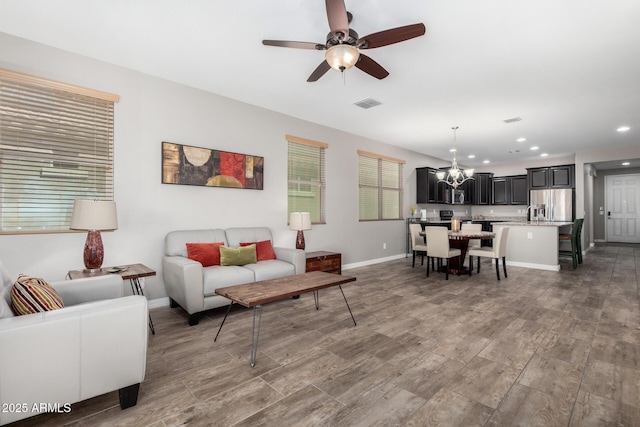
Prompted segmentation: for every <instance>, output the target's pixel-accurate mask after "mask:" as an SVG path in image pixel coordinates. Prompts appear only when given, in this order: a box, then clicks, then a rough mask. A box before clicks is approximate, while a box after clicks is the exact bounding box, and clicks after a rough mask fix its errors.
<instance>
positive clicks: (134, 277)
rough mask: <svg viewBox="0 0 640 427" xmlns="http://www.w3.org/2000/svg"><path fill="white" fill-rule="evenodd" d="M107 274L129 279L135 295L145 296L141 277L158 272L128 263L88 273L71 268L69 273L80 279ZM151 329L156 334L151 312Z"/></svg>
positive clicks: (71, 277) (70, 275) (144, 266)
mask: <svg viewBox="0 0 640 427" xmlns="http://www.w3.org/2000/svg"><path fill="white" fill-rule="evenodd" d="M105 274H119V275H120V276H121V277H122V280H129V283H130V284H131V291H132V292H133V294H134V295H142V296H144V290H143V289H142V285H141V284H140V278H142V277H151V276H155V275H156V272H155V271H154V270H152V269H150V268H149V267H147V266H146V265H144V264H128V265H119V266H117V267H103V268H102V269H101V270H100V271H96V272H95V273H87V272H85V271H83V270H70V271H69V273H68V274H67V275H68V276H69V278H70V279H80V278H83V277H94V276H104V275H105ZM149 329H150V330H151V334H153V335H155V334H156V330H155V328H154V327H153V320H151V313H149Z"/></svg>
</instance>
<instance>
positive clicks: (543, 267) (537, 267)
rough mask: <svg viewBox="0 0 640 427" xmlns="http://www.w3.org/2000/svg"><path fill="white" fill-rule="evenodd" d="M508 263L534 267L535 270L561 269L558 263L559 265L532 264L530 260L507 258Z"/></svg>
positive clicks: (515, 265) (516, 265)
mask: <svg viewBox="0 0 640 427" xmlns="http://www.w3.org/2000/svg"><path fill="white" fill-rule="evenodd" d="M507 265H512V266H514V267H522V268H532V269H534V270H546V271H560V264H558V265H549V264H532V263H529V262H519V261H509V260H507Z"/></svg>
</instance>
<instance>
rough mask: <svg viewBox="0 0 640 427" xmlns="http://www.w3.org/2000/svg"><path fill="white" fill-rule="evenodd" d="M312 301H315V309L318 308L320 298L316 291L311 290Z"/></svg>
mask: <svg viewBox="0 0 640 427" xmlns="http://www.w3.org/2000/svg"><path fill="white" fill-rule="evenodd" d="M313 301H315V303H316V310H320V298H319V296H318V291H313Z"/></svg>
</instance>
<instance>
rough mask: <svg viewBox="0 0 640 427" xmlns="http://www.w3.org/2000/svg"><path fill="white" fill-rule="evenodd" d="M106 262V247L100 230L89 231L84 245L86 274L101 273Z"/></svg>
mask: <svg viewBox="0 0 640 427" xmlns="http://www.w3.org/2000/svg"><path fill="white" fill-rule="evenodd" d="M103 260H104V247H103V246H102V236H101V235H100V230H89V232H88V233H87V241H86V242H85V244H84V266H85V270H84V271H85V272H86V273H95V272H97V271H100V267H102V261H103Z"/></svg>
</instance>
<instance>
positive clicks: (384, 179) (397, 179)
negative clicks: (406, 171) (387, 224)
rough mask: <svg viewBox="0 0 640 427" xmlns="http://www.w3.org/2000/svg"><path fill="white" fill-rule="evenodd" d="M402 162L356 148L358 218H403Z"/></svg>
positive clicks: (369, 219)
mask: <svg viewBox="0 0 640 427" xmlns="http://www.w3.org/2000/svg"><path fill="white" fill-rule="evenodd" d="M403 166H404V161H403V160H398V159H393V158H391V157H386V156H380V155H377V154H373V153H367V152H365V151H358V176H359V179H358V181H359V207H360V209H359V211H360V221H379V220H389V219H402V216H401V208H400V207H401V206H402V194H403V186H402V183H403V181H404V180H403V176H402V173H403Z"/></svg>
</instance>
